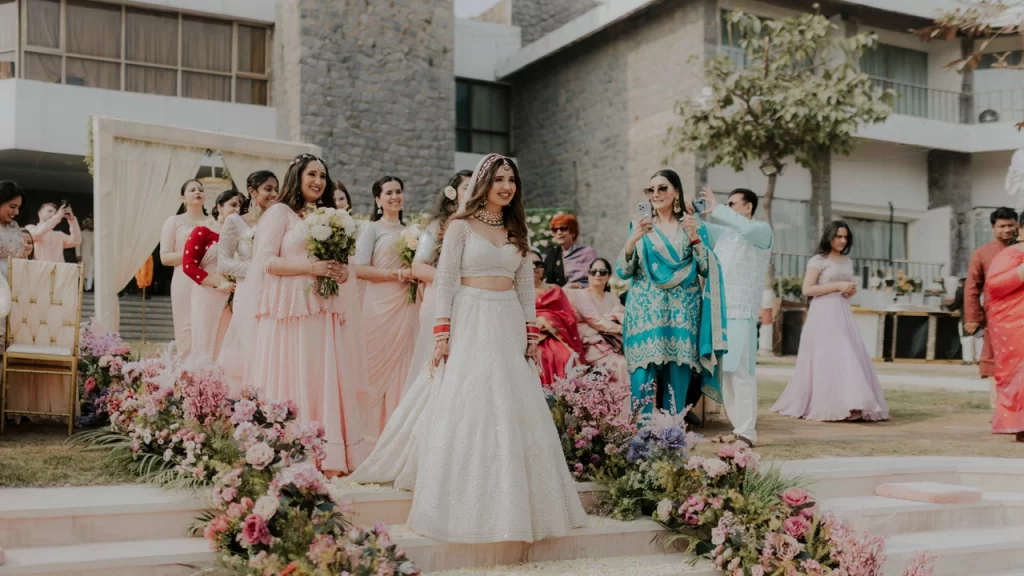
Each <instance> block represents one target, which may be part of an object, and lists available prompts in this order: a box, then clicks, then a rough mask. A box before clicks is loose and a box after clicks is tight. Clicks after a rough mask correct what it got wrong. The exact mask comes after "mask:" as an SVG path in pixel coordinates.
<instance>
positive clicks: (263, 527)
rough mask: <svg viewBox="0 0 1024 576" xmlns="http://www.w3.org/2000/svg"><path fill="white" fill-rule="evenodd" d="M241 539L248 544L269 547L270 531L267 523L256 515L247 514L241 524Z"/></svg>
mask: <svg viewBox="0 0 1024 576" xmlns="http://www.w3.org/2000/svg"><path fill="white" fill-rule="evenodd" d="M242 538H243V539H244V540H245V541H247V542H248V543H249V545H250V546H252V545H254V544H263V545H264V546H270V530H269V529H268V528H267V523H266V522H265V521H264V520H263V518H261V517H260V516H259V515H257V514H249V515H248V516H246V518H245V522H244V523H243V524H242Z"/></svg>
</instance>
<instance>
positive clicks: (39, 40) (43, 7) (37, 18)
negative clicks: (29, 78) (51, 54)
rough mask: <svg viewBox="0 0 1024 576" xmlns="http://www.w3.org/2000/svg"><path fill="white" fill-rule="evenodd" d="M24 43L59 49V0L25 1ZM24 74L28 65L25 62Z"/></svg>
mask: <svg viewBox="0 0 1024 576" xmlns="http://www.w3.org/2000/svg"><path fill="white" fill-rule="evenodd" d="M26 1H27V2H28V3H27V4H26V5H25V9H26V21H25V28H26V30H25V42H26V43H28V44H29V45H30V46H41V47H44V48H60V0H26ZM25 68H26V70H25V71H26V72H28V65H27V62H26V66H25Z"/></svg>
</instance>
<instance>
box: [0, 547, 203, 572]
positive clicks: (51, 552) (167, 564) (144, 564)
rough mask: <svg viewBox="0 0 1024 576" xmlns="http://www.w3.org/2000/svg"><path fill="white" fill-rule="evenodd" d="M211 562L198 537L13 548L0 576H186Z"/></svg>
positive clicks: (1, 566) (7, 555) (0, 570)
mask: <svg viewBox="0 0 1024 576" xmlns="http://www.w3.org/2000/svg"><path fill="white" fill-rule="evenodd" d="M215 560H216V556H215V554H214V553H213V552H212V551H211V550H210V547H209V545H208V544H207V543H206V540H204V539H202V538H170V539H161V540H141V541H124V542H101V543H90V544H75V545H72V546H44V547H36V548H13V549H8V550H6V559H5V561H4V563H3V565H0V576H15V575H17V576H29V575H33V576H189V575H190V574H194V573H195V572H196V571H197V570H199V569H202V568H204V567H209V566H211V565H212V564H213V562H214V561H215Z"/></svg>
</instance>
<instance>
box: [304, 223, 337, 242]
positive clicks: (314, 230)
mask: <svg viewBox="0 0 1024 576" xmlns="http://www.w3.org/2000/svg"><path fill="white" fill-rule="evenodd" d="M332 233H333V231H332V230H331V227H330V226H328V225H327V224H311V225H310V227H309V235H310V236H312V237H313V238H315V239H316V240H318V241H320V242H323V241H325V240H327V239H328V238H330V237H331V234H332Z"/></svg>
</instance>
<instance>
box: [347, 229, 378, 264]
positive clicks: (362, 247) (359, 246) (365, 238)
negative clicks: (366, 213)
mask: <svg viewBox="0 0 1024 576" xmlns="http://www.w3.org/2000/svg"><path fill="white" fill-rule="evenodd" d="M376 244H377V225H376V224H374V223H373V222H367V223H365V224H363V225H362V226H361V227H360V228H359V237H358V238H356V253H355V256H354V257H353V261H352V263H353V264H354V265H356V266H369V265H370V262H371V261H373V247H374V246H375V245H376Z"/></svg>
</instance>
